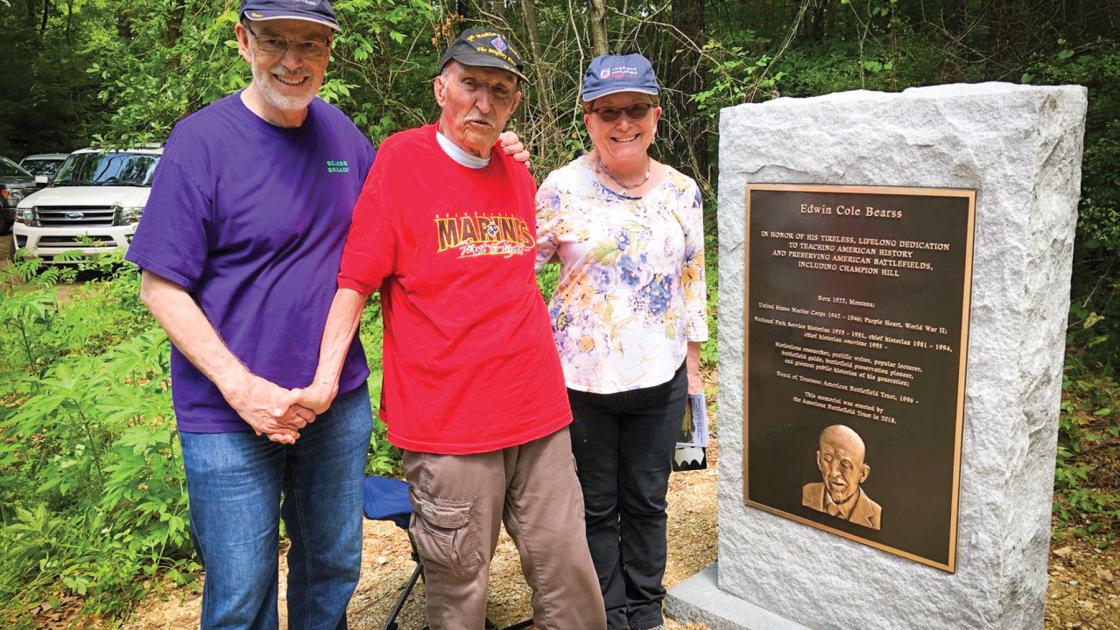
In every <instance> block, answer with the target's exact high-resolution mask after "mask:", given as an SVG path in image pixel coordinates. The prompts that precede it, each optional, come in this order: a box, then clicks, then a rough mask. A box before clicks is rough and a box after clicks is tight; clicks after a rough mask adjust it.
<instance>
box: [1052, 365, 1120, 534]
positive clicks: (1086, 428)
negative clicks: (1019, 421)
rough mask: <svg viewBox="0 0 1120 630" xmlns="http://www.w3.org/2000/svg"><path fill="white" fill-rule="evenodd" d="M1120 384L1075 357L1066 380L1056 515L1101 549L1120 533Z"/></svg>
mask: <svg viewBox="0 0 1120 630" xmlns="http://www.w3.org/2000/svg"><path fill="white" fill-rule="evenodd" d="M1118 455H1120V384H1117V382H1116V380H1114V379H1113V378H1111V377H1108V376H1101V375H1099V374H1094V373H1093V371H1091V370H1089V369H1087V368H1086V366H1085V365H1084V364H1083V363H1082V362H1081V360H1080V357H1077V356H1072V357H1070V359H1069V360H1068V361H1067V364H1066V369H1065V378H1064V379H1063V381H1062V411H1061V416H1060V421H1059V434H1058V461H1057V469H1056V471H1055V475H1054V491H1055V497H1054V512H1055V514H1057V516H1058V518H1059V521H1060V522H1061V523H1062V524H1063V525H1064V526H1065V527H1068V528H1070V529H1072V530H1073V532H1074V533H1076V534H1078V535H1080V536H1085V537H1091V538H1093V539H1095V540H1096V541H1097V544H1098V545H1099V546H1101V547H1105V546H1108V545H1110V544H1112V543H1113V542H1114V541H1115V540H1116V535H1117V532H1118V531H1120V491H1118V489H1117V483H1116V482H1117V480H1120V458H1118Z"/></svg>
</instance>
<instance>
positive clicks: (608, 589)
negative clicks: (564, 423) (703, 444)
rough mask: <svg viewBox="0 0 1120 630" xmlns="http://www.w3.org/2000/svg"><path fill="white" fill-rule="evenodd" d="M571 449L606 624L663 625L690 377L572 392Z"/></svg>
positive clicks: (682, 374) (680, 374) (682, 371)
mask: <svg viewBox="0 0 1120 630" xmlns="http://www.w3.org/2000/svg"><path fill="white" fill-rule="evenodd" d="M568 400H569V401H570V402H571V405H572V413H573V414H574V415H575V419H574V420H573V421H572V427H571V433H572V451H573V452H574V453H575V456H576V464H577V467H578V474H579V482H580V485H581V486H582V487H583V501H584V506H585V509H586V513H585V516H586V520H587V544H588V546H589V547H590V548H591V559H592V560H593V561H594V562H595V571H596V572H597V573H598V575H599V586H600V587H601V588H602V589H603V602H604V603H605V604H606V607H607V626H608V627H609V628H611V629H612V630H613V629H615V628H627V627H630V628H636V629H638V628H651V627H653V626H657V625H660V624H661V623H662V622H663V619H662V616H661V602H662V600H663V599H665V587H664V586H662V584H661V578H662V576H663V575H664V574H665V553H666V552H665V522H666V516H665V505H666V504H665V494H666V492H667V491H668V487H669V472H670V471H671V470H672V460H673V449H674V448H675V447H676V441H677V435H678V434H679V432H680V422H681V418H682V417H683V415H684V405H685V402H686V401H687V400H688V379H687V377H686V375H685V369H684V366H683V365H682V366H681V367H680V369H678V370H677V373H676V374H674V375H673V378H672V379H671V380H669V381H668V382H667V383H662V384H661V385H657V386H655V387H649V388H645V389H636V390H633V391H629V392H620V393H617V394H589V393H587V392H578V391H574V390H571V389H569V390H568Z"/></svg>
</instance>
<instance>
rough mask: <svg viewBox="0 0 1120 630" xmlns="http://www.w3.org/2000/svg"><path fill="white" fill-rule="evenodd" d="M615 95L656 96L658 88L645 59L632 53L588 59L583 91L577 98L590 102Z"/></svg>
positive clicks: (651, 68)
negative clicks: (620, 93)
mask: <svg viewBox="0 0 1120 630" xmlns="http://www.w3.org/2000/svg"><path fill="white" fill-rule="evenodd" d="M618 92H640V93H642V94H658V93H660V92H661V85H660V84H658V83H657V75H656V74H654V73H653V66H651V65H650V63H649V59H646V58H645V57H643V56H641V55H639V54H637V53H633V54H629V55H601V56H599V57H596V58H594V59H592V60H591V63H590V64H588V66H587V71H586V72H584V73H583V88H582V89H580V92H579V97H580V99H581V100H584V101H593V100H595V99H597V98H600V97H603V96H607V95H608V94H617V93H618Z"/></svg>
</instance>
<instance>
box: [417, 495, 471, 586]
mask: <svg viewBox="0 0 1120 630" xmlns="http://www.w3.org/2000/svg"><path fill="white" fill-rule="evenodd" d="M408 499H409V502H411V503H412V523H411V524H410V525H409V527H408V530H409V532H410V533H411V534H412V540H413V542H415V543H416V551H417V552H418V553H419V554H420V558H421V559H422V560H423V561H424V565H425V566H426V567H427V566H430V565H434V566H435V567H439V568H440V569H443V570H445V571H447V572H449V573H452V574H454V575H464V574H471V573H476V572H477V571H478V569H479V566H480V559H481V557H482V555H481V552H480V550H479V546H478V542H477V540H476V538H477V536H476V532H475V528H474V527H471V518H470V517H471V503H470V502H469V501H456V500H452V499H441V498H438V497H433V496H431V495H429V494H428V493H426V492H424V491H423V490H420V489H418V488H412V487H410V488H409V491H408Z"/></svg>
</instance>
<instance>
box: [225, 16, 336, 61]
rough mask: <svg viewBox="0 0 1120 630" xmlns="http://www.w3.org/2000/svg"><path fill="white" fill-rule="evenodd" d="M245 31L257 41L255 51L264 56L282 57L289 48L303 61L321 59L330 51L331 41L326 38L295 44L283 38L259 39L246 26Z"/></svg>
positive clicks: (266, 37) (250, 28)
mask: <svg viewBox="0 0 1120 630" xmlns="http://www.w3.org/2000/svg"><path fill="white" fill-rule="evenodd" d="M245 30H247V31H249V34H250V35H252V36H253V39H255V40H257V49H258V50H260V51H261V52H262V53H264V54H266V55H272V56H276V57H280V56H283V55H284V53H286V52H288V49H289V48H291V49H292V50H293V51H295V53H296V56H297V57H301V58H303V59H322V58H323V57H326V56H327V53H329V52H330V51H331V40H330V38H327V39H326V40H322V39H305V40H301V41H297V42H292V41H288V40H286V39H284V38H283V37H270V36H267V35H266V36H265V37H261V36H259V35H257V33H256V31H254V30H253V28H252V27H251V26H249V25H248V24H246V25H245Z"/></svg>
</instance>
